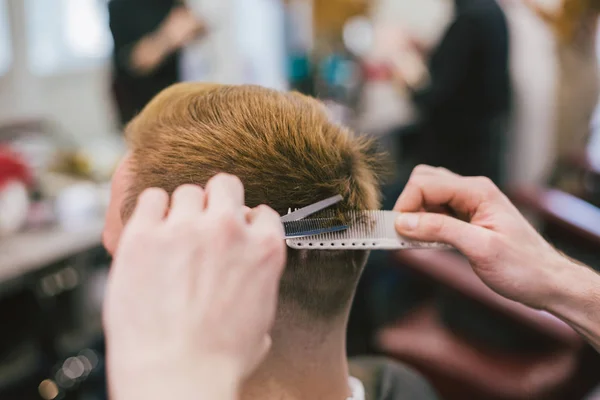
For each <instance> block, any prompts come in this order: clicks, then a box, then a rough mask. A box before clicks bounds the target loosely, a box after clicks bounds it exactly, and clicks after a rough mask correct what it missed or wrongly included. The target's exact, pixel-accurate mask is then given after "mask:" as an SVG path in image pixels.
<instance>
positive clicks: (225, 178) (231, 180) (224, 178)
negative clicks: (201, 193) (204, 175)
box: [212, 172, 242, 185]
mask: <svg viewBox="0 0 600 400" xmlns="http://www.w3.org/2000/svg"><path fill="white" fill-rule="evenodd" d="M212 180H214V181H215V182H220V183H228V184H234V185H241V184H242V181H241V180H240V178H238V177H237V176H235V175H231V174H228V173H226V172H219V173H218V174H217V175H215V176H214V178H213V179H212Z"/></svg>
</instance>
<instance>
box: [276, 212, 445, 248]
mask: <svg viewBox="0 0 600 400" xmlns="http://www.w3.org/2000/svg"><path fill="white" fill-rule="evenodd" d="M397 216H398V213H396V212H393V211H358V212H350V213H348V214H347V217H348V220H349V221H352V222H351V223H350V227H348V229H345V230H343V231H342V230H340V229H337V230H332V229H329V230H328V231H327V232H320V233H315V234H313V235H311V236H309V235H302V236H304V237H302V238H299V237H296V238H292V239H288V240H287V245H288V246H289V247H291V248H295V249H312V250H325V249H327V250H371V249H380V250H398V249H450V248H451V247H450V246H448V245H445V244H442V243H431V242H421V241H415V240H411V239H408V238H405V237H402V236H400V235H398V233H397V232H396V228H395V221H396V218H397ZM334 221H335V220H334V219H332V218H320V219H307V220H302V221H297V222H304V223H306V224H308V225H310V226H311V227H312V229H313V230H314V231H317V230H318V229H319V228H326V227H325V226H324V225H323V224H325V223H334ZM328 228H331V227H328ZM307 231H308V230H307ZM286 233H287V230H286Z"/></svg>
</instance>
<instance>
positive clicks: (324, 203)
mask: <svg viewBox="0 0 600 400" xmlns="http://www.w3.org/2000/svg"><path fill="white" fill-rule="evenodd" d="M342 200H344V198H343V197H342V196H341V195H339V194H338V195H337V196H333V197H330V198H328V199H325V200H321V201H319V202H318V203H315V204H311V205H310V206H306V207H303V208H301V209H299V210H297V211H294V212H293V213H290V214H287V215H284V216H283V217H281V222H290V221H298V220H301V219H303V218H306V217H308V216H309V215H312V214H314V213H316V212H319V211H321V210H324V209H326V208H328V207H331V206H332V205H334V204H337V203H339V202H340V201H342Z"/></svg>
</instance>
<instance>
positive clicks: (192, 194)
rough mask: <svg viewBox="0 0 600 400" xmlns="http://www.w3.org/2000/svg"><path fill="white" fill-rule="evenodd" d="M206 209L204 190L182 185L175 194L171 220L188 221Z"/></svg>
mask: <svg viewBox="0 0 600 400" xmlns="http://www.w3.org/2000/svg"><path fill="white" fill-rule="evenodd" d="M204 207H205V193H204V190H203V189H202V188H201V187H200V186H197V185H182V186H179V187H178V188H177V189H175V191H174V192H173V196H172V197H171V210H170V211H169V217H168V219H169V220H177V221H181V220H184V221H185V220H187V219H189V218H190V217H192V216H194V215H197V214H199V213H201V212H202V211H203V210H204Z"/></svg>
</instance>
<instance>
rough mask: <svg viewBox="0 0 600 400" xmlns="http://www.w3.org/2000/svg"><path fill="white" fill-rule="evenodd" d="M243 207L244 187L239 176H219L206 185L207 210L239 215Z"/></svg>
mask: <svg viewBox="0 0 600 400" xmlns="http://www.w3.org/2000/svg"><path fill="white" fill-rule="evenodd" d="M243 206H244V185H243V184H242V182H241V181H240V179H239V178H238V177H237V176H233V175H229V174H218V175H216V176H214V177H213V178H211V179H210V180H209V181H208V183H207V184H206V207H207V209H209V210H211V211H216V210H219V211H225V212H236V213H237V212H239V210H241V209H242V207H243Z"/></svg>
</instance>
